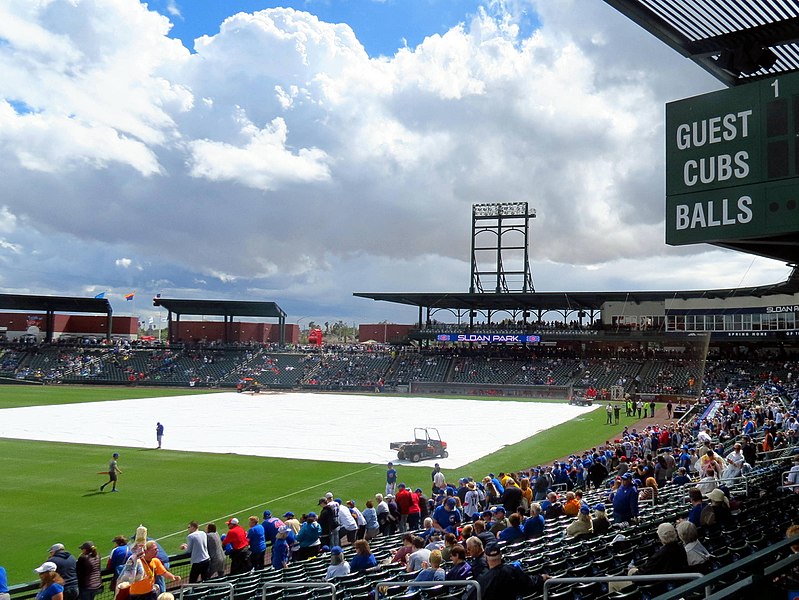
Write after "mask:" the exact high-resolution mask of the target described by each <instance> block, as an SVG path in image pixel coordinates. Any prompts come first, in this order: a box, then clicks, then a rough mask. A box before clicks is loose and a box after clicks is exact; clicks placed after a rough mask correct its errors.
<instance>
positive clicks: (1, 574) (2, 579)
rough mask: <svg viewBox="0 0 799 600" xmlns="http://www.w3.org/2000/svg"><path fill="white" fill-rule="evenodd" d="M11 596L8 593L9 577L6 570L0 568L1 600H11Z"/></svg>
mask: <svg viewBox="0 0 799 600" xmlns="http://www.w3.org/2000/svg"><path fill="white" fill-rule="evenodd" d="M10 598H11V596H10V595H9V593H8V576H7V575H6V570H5V568H3V567H0V600H9V599H10Z"/></svg>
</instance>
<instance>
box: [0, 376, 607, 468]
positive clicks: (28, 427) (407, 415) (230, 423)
mask: <svg viewBox="0 0 799 600" xmlns="http://www.w3.org/2000/svg"><path fill="white" fill-rule="evenodd" d="M596 408H598V406H594V407H578V406H570V405H567V404H562V403H541V402H514V401H480V400H453V399H430V398H410V397H392V396H357V395H349V394H347V395H344V394H314V393H297V392H285V393H282V392H278V393H273V392H270V393H261V394H258V395H249V394H238V393H235V392H222V393H218V394H199V395H191V396H169V397H163V398H141V399H136V400H115V401H108V402H87V403H84V404H61V405H53V406H33V407H24V408H7V409H2V410H0V437H7V438H19V439H26V440H43V441H53V442H72V443H82V444H101V445H107V446H115V447H120V448H123V447H134V448H152V447H154V446H155V424H156V422H157V421H160V422H161V423H163V425H164V427H165V432H164V443H163V447H164V448H165V449H168V450H187V451H198V452H213V453H219V454H222V453H235V454H245V455H251V456H270V457H276V458H295V459H309V460H325V461H340V462H368V463H385V462H387V461H390V460H393V461H394V462H398V461H397V460H396V458H397V457H396V454H395V453H394V452H392V451H391V450H389V442H393V441H401V440H407V439H411V438H412V437H413V428H414V427H424V426H431V427H437V428H438V430H439V432H440V433H441V437H442V439H444V440H445V441H446V442H447V444H448V450H449V458H447V459H438V460H437V461H436V462H438V463H440V464H441V466H442V468H446V469H454V468H458V467H461V466H463V465H465V464H467V463H470V462H472V461H473V460H476V459H478V458H480V457H482V456H485V455H487V454H490V453H492V452H495V451H496V450H498V449H500V448H502V447H503V446H506V445H509V444H514V443H516V442H519V441H521V440H523V439H525V438H527V437H530V436H531V435H534V434H536V433H538V432H539V431H543V430H545V429H549V428H551V427H553V426H555V425H558V424H560V423H564V422H566V421H568V420H570V419H573V418H576V417H579V416H580V415H583V414H585V413H586V412H590V411H591V410H594V409H596ZM432 462H433V461H432V460H431V461H422V462H421V463H419V465H420V466H426V467H428V468H429V466H430V465H431V464H432ZM407 464H408V465H410V464H412V463H407Z"/></svg>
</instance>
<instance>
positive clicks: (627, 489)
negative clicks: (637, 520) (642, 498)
mask: <svg viewBox="0 0 799 600" xmlns="http://www.w3.org/2000/svg"><path fill="white" fill-rule="evenodd" d="M637 516H638V488H637V487H635V486H634V485H630V486H626V485H624V484H622V486H621V487H620V488H619V489H618V490H616V493H615V494H614V496H613V520H614V521H615V522H616V523H622V522H624V521H629V520H630V519H632V518H633V517H637Z"/></svg>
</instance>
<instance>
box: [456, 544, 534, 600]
mask: <svg viewBox="0 0 799 600" xmlns="http://www.w3.org/2000/svg"><path fill="white" fill-rule="evenodd" d="M484 555H485V557H486V561H487V562H488V570H487V571H485V572H483V573H482V574H481V575H480V576H479V577H478V578H477V582H478V583H479V584H480V589H481V590H482V598H483V600H506V599H507V598H517V597H520V596H527V595H529V594H533V593H539V592H541V591H542V590H543V589H544V582H545V581H546V580H547V579H549V576H548V575H528V574H527V573H525V572H524V571H522V570H521V569H520V568H519V567H517V566H515V565H511V564H506V563H504V562H502V549H501V548H500V546H499V544H497V543H495V542H492V543H490V544H488V546H486V548H485V552H484ZM474 597H475V591H474V589H472V590H471V591H470V593H469V596H468V598H469V600H471V599H473V598H474Z"/></svg>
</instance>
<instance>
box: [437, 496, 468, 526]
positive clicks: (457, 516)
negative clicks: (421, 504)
mask: <svg viewBox="0 0 799 600" xmlns="http://www.w3.org/2000/svg"><path fill="white" fill-rule="evenodd" d="M456 505H457V502H456V500H455V498H447V499H446V501H445V502H444V503H443V504H442V505H441V506H439V507H438V508H436V509H435V510H434V511H433V527H434V528H435V529H437V530H438V531H444V532H449V533H457V528H458V526H459V525H460V524H461V521H462V520H463V518H462V517H461V513H460V511H459V510H458V509H457V508H456Z"/></svg>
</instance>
